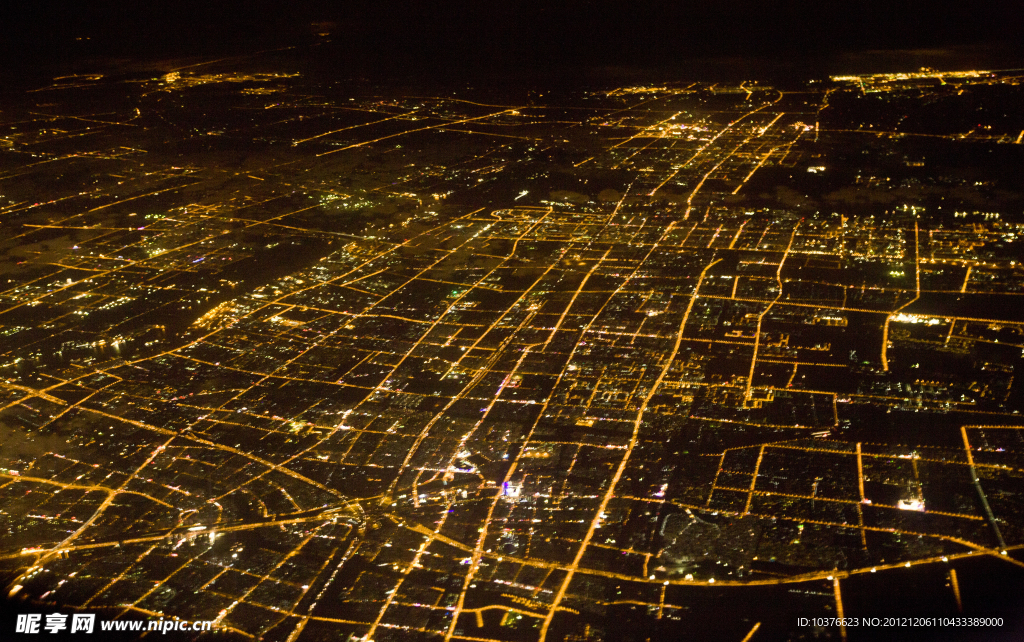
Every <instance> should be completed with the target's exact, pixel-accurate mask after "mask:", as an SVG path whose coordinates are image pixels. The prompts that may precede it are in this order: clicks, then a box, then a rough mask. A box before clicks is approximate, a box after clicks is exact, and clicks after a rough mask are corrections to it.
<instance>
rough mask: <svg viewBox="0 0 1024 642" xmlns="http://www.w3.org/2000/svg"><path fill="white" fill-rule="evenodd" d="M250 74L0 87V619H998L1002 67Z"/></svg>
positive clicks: (1018, 202) (1020, 189)
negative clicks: (525, 84) (642, 78)
mask: <svg viewBox="0 0 1024 642" xmlns="http://www.w3.org/2000/svg"><path fill="white" fill-rule="evenodd" d="M267 60H268V62H265V64H263V65H255V64H249V65H248V66H246V65H241V64H239V63H237V62H235V61H232V60H226V61H215V62H213V63H208V64H202V65H192V66H182V67H168V68H166V69H162V70H160V71H159V72H151V71H150V72H143V71H123V72H120V73H115V74H108V75H101V74H95V75H74V76H65V77H60V78H55V79H53V80H52V82H50V83H49V84H46V83H42V84H39V85H38V86H34V87H31V88H26V89H24V90H18V91H14V90H6V91H5V92H4V93H3V94H2V95H0V397H2V398H0V577H3V579H4V588H3V591H4V595H5V596H6V597H7V599H8V601H9V602H11V603H12V604H17V605H20V606H19V607H18V608H20V609H22V610H25V609H27V610H30V611H31V610H35V611H37V612H39V613H49V612H51V611H53V610H58V611H61V610H63V612H65V613H69V614H70V613H73V612H89V613H100V614H101V617H103V618H107V619H111V620H116V619H119V618H120V619H146V618H163V619H181V620H195V621H199V620H203V621H207V620H208V621H212V623H213V624H212V627H213V630H212V631H208V632H204V633H201V634H197V635H199V639H227V640H235V639H237V640H257V639H258V640H267V641H280V642H313V641H320V640H324V641H326V640H350V641H352V642H355V641H369V640H375V641H377V642H384V641H386V640H437V641H438V642H449V641H452V640H456V641H459V640H475V641H480V642H492V641H495V642H497V641H507V642H515V641H524V642H525V641H534V640H539V641H548V642H562V641H565V642H582V641H587V640H591V641H597V640H604V641H611V640H637V641H641V640H691V639H692V640H710V641H718V640H729V641H736V642H740V641H741V640H748V641H759V640H785V639H793V640H797V639H835V640H839V639H850V640H873V639H887V638H885V635H891V636H893V639H915V638H914V636H924V638H923V639H929V640H935V639H946V638H943V637H942V636H943V635H946V636H949V635H954V634H955V635H967V633H966V632H965V631H963V630H959V631H958V630H954V629H949V628H930V629H929V628H927V627H926V628H923V629H914V630H910V629H906V628H904V629H891V630H881V629H874V630H873V631H871V632H868V631H866V630H863V629H858V628H856V627H851V626H846V625H844V623H843V622H844V621H843V620H841V619H838V618H851V617H868V616H890V615H900V616H907V615H913V616H919V617H923V616H941V617H950V618H953V617H982V618H986V617H1001V618H1004V619H1005V622H1004V624H1003V626H1002V627H1001V628H1000V627H995V628H989V629H984V628H980V629H979V628H972V629H971V632H970V634H971V635H975V636H980V637H976V638H970V639H996V638H995V637H985V636H995V635H996V633H998V632H999V631H1002V632H1003V633H1005V632H1006V631H1007V630H1009V627H1011V626H1014V625H1015V623H1016V625H1017V626H1019V624H1020V614H1021V610H1020V603H1019V601H1016V602H1015V601H1014V600H1019V595H1020V594H1021V593H1020V592H1019V591H1020V590H1021V589H1022V588H1024V550H1022V549H1024V502H1022V493H1024V417H1022V416H1021V415H1020V412H1021V411H1022V410H1024V394H1022V386H1021V384H1020V382H1017V381H1015V377H1016V376H1018V375H1019V374H1020V370H1019V369H1020V368H1021V367H1022V366H1024V361H1022V354H1024V305H1022V300H1021V297H1024V251H1022V246H1024V183H1022V179H1021V176H1022V175H1021V168H1022V167H1024V163H1022V161H1024V144H1022V142H1024V141H1022V137H1024V112H1022V111H1021V109H1020V107H1021V104H1022V87H1021V82H1022V80H1024V75H1020V72H1012V71H1008V72H991V71H958V72H945V71H939V70H934V69H922V70H920V71H916V72H912V73H909V72H908V73H902V74H876V75H861V76H836V77H832V78H821V79H817V80H811V79H809V80H807V81H802V82H800V83H793V84H792V85H791V86H786V87H779V88H776V87H774V86H770V85H769V84H767V83H766V82H758V81H756V80H749V81H745V82H732V83H714V82H711V81H708V82H699V83H665V84H658V85H642V86H618V87H610V86H609V87H590V88H569V89H554V88H553V89H535V90H525V89H524V90H517V89H514V88H508V87H505V88H493V87H492V88H476V87H469V86H459V87H453V88H448V89H445V90H443V91H435V92H433V93H427V92H422V91H417V90H412V89H409V90H404V89H400V88H395V87H384V86H378V85H374V84H373V83H371V82H369V81H364V80H360V79H358V78H356V79H351V80H346V81H344V82H343V81H326V80H323V79H320V78H317V77H314V76H312V75H309V74H307V73H305V72H303V71H296V70H294V69H292V68H289V67H288V66H287V65H286V64H284V63H281V64H279V65H277V66H275V65H274V64H273V63H274V59H273V58H270V59H267ZM1014 587H1016V588H1014ZM1015 596H1016V597H1015ZM798 617H805V618H812V619H813V618H817V620H815V621H816V622H817V624H814V625H810V626H798ZM1014 618H1016V619H1014ZM8 634H9V632H7V631H5V632H4V635H8ZM179 635H180V634H179ZM42 637H45V631H44V632H43V636H42ZM172 637H173V636H172ZM152 639H156V638H152ZM950 639H961V638H950ZM963 639H967V638H963Z"/></svg>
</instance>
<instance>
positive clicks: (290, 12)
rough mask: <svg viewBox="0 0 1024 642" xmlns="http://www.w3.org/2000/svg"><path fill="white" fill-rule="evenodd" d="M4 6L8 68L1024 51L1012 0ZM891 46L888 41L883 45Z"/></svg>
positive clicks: (431, 64) (842, 67) (540, 69)
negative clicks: (242, 60)
mask: <svg viewBox="0 0 1024 642" xmlns="http://www.w3.org/2000/svg"><path fill="white" fill-rule="evenodd" d="M7 4H8V5H9V6H8V8H7V9H4V10H2V11H4V12H6V15H4V16H3V18H4V19H3V20H2V23H3V45H4V50H3V53H4V57H5V58H6V59H7V60H8V61H10V64H9V67H8V69H9V70H10V69H27V68H32V67H35V68H38V67H40V66H47V67H52V66H55V65H56V66H65V67H66V66H69V65H70V66H74V65H81V64H83V62H85V61H92V60H95V59H98V58H104V57H106V58H111V57H113V58H129V59H133V60H147V59H159V58H161V57H180V56H189V55H200V56H203V55H219V54H233V53H251V52H252V51H256V50H260V49H262V48H274V47H282V46H289V45H306V44H309V43H311V42H315V41H316V40H317V36H316V33H318V32H319V33H324V32H329V33H330V34H331V35H330V40H331V43H330V45H329V47H327V48H325V49H324V51H327V52H328V53H327V54H325V57H326V59H327V60H329V61H331V62H332V63H335V64H337V65H339V66H341V67H344V68H346V69H352V70H354V71H357V72H359V73H368V74H378V75H382V76H389V75H396V74H398V75H401V74H420V75H428V76H436V77H444V76H446V75H451V74H455V75H502V74H526V75H530V74H534V75H536V74H547V73H553V72H554V73H566V72H568V73H576V72H580V71H589V70H594V69H602V68H603V69H615V68H619V69H623V68H628V69H632V70H669V71H674V70H678V69H680V68H688V67H692V66H693V65H694V64H698V65H699V64H701V63H708V62H714V61H719V62H722V61H724V62H725V64H727V65H733V66H738V67H739V68H740V69H741V70H742V69H744V68H748V69H750V70H751V71H752V72H757V71H762V70H763V69H764V68H779V66H780V65H781V68H782V69H791V68H792V69H793V70H794V71H795V72H801V73H800V75H804V73H805V72H807V71H810V72H812V73H830V72H837V71H840V72H846V71H860V70H861V68H863V67H877V66H883V67H887V68H891V67H894V66H895V67H899V66H904V67H906V66H910V67H911V68H913V65H917V66H920V64H917V63H918V62H920V63H921V64H932V65H942V66H944V67H947V68H955V67H960V66H963V65H970V64H985V65H987V66H990V67H991V66H999V65H1003V66H1013V65H1015V64H1017V63H1019V62H1020V61H1021V60H1024V53H1022V52H1024V46H1022V44H1021V42H1020V38H1019V37H1018V36H1019V26H1020V20H1019V19H1020V15H1019V7H1016V6H1014V5H1016V3H1011V2H1000V3H992V2H988V3H986V2H980V3H979V2H971V3H964V2H960V3H955V4H954V3H936V2H919V1H906V0H887V1H879V0H848V1H844V2H831V1H821V2H806V1H798V0H783V1H778V2H764V1H759V0H731V1H720V2H687V1H680V0H675V1H668V0H657V1H650V2H594V1H589V0H568V1H564V2H527V1H523V0H509V1H506V2H481V1H478V0H474V1H465V0H446V1H443V2H442V1H436V0H420V1H416V2H351V1H347V2H308V1H307V2H301V1H299V2H296V1H282V0H252V1H248V2H240V1H238V0H227V1H218V2H209V1H207V2H196V1H191V0H190V1H187V2H173V3H172V2H127V1H120V0H118V1H110V0H106V1H103V0H101V1H98V2H77V3H63V2H53V3H22V5H21V6H20V7H13V6H10V5H11V4H12V3H7ZM894 52H897V53H894Z"/></svg>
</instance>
